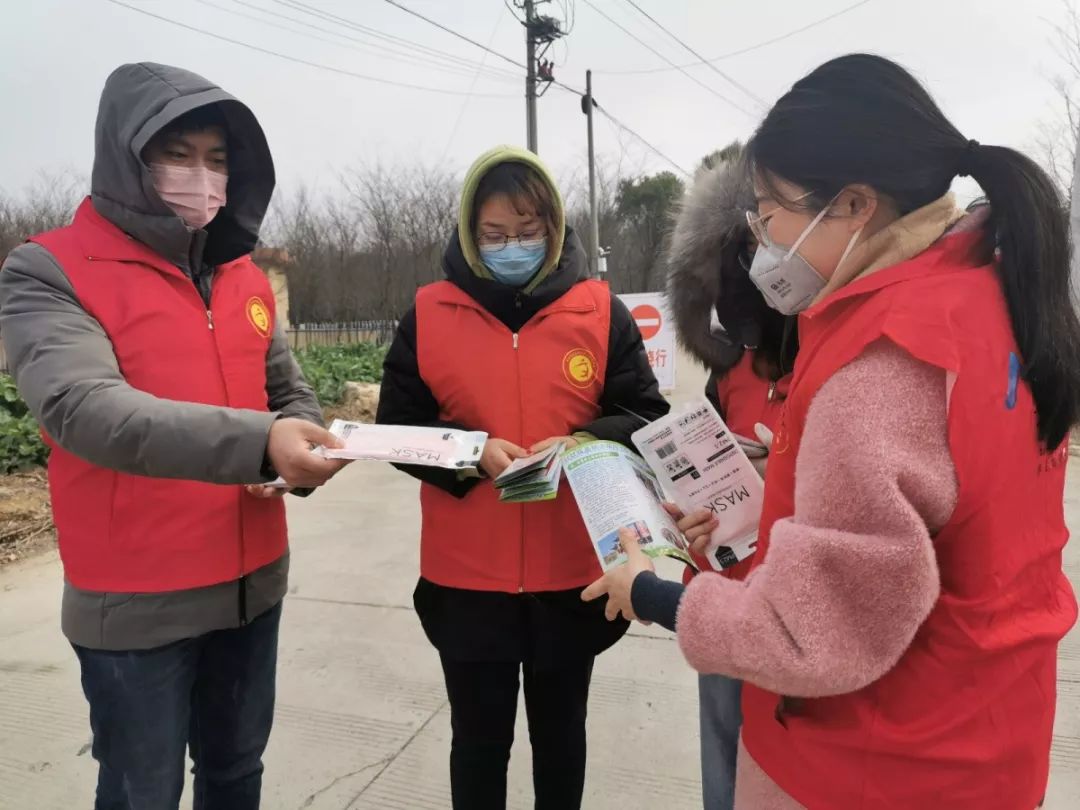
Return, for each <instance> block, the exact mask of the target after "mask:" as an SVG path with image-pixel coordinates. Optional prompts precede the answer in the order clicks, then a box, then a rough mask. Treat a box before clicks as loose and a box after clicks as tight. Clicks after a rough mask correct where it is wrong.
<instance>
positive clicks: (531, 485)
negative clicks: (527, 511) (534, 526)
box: [494, 444, 566, 503]
mask: <svg viewBox="0 0 1080 810" xmlns="http://www.w3.org/2000/svg"><path fill="white" fill-rule="evenodd" d="M565 448H566V445H564V444H556V445H554V446H552V447H549V448H548V449H547V450H542V451H540V452H539V453H534V454H533V455H531V456H527V457H525V458H519V459H517V460H516V461H514V463H512V464H511V465H510V466H509V467H507V468H506V469H505V470H504V471H503V473H502V475H500V476H499V477H498V478H496V479H495V482H494V484H495V488H496V489H497V490H499V491H500V495H499V500H500V501H503V502H505V503H532V502H535V501H550V500H554V499H555V497H556V496H557V495H558V493H559V481H560V479H561V478H562V456H563V450H564V449H565Z"/></svg>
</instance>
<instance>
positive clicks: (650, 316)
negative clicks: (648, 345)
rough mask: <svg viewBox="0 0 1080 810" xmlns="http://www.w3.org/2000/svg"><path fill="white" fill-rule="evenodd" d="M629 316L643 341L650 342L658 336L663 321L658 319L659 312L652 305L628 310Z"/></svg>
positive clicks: (643, 305)
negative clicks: (639, 331)
mask: <svg viewBox="0 0 1080 810" xmlns="http://www.w3.org/2000/svg"><path fill="white" fill-rule="evenodd" d="M630 315H631V316H632V317H633V319H634V321H635V322H636V323H637V326H638V329H640V330H641V337H642V338H643V339H644V340H652V339H653V338H654V337H656V336H657V335H659V334H660V327H661V326H662V325H663V321H662V320H661V318H660V310H658V309H657V308H656V307H654V306H653V305H652V304H639V305H638V306H636V307H634V308H633V309H632V310H630Z"/></svg>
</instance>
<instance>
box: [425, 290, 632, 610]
mask: <svg viewBox="0 0 1080 810" xmlns="http://www.w3.org/2000/svg"><path fill="white" fill-rule="evenodd" d="M610 331H611V295H610V293H609V292H608V288H607V285H605V284H603V283H601V282H598V281H585V282H581V283H579V284H576V285H575V286H574V287H573V288H571V289H570V290H569V291H568V292H567V293H566V294H565V295H563V296H562V297H561V298H559V299H558V300H557V301H555V302H554V303H552V304H551V305H550V306H548V307H546V308H545V309H543V310H541V311H540V312H539V313H537V314H536V315H535V316H534V317H533V318H532V319H531V320H530V321H529V322H528V323H527V324H525V326H523V327H522V329H521V331H520V332H519V333H518V334H516V335H515V334H512V333H511V332H510V330H509V329H508V328H507V327H506V326H505V325H503V323H502V322H501V321H499V320H498V319H497V318H495V317H494V316H493V315H491V314H490V313H489V312H487V311H486V310H485V309H484V308H483V307H482V306H481V305H480V304H478V303H477V302H476V301H474V300H473V299H472V298H471V297H469V296H468V295H467V294H466V293H465V292H463V291H462V290H461V289H460V288H459V287H457V286H455V285H454V284H451V283H450V282H448V281H443V282H438V283H436V284H432V285H429V286H427V287H424V288H422V289H421V290H420V291H419V292H418V293H417V296H416V332H417V339H416V342H417V360H418V365H419V369H420V376H421V377H422V378H423V380H424V382H425V383H426V384H427V386H428V388H430V389H431V393H432V394H433V395H434V396H435V399H436V400H437V401H438V403H439V409H440V412H441V413H440V418H442V419H444V420H447V421H450V422H457V423H459V424H463V425H468V426H469V427H470V428H472V429H475V430H483V431H485V432H487V433H488V434H489V435H490V436H491V437H493V438H500V439H506V440H507V441H511V442H514V443H516V444H518V445H520V446H522V447H526V448H528V447H530V446H531V445H532V444H534V443H536V442H538V441H542V440H544V439H547V438H549V437H551V436H565V435H569V434H571V433H573V431H574V430H576V429H579V428H581V427H582V426H583V425H587V424H588V423H589V422H591V421H593V420H594V419H596V418H597V417H598V416H599V415H600V405H599V402H600V395H601V394H602V393H603V388H604V377H605V372H606V369H607V352H608V339H609V335H610ZM420 503H421V507H422V512H423V530H422V535H421V549H420V571H421V574H422V576H423V577H424V578H425V579H428V580H430V581H432V582H435V583H437V584H439V585H446V586H449V587H453V588H466V589H469V590H478V591H502V592H506V593H519V592H538V591H558V590H568V589H570V588H577V587H581V586H583V585H587V584H588V583H590V582H592V581H593V580H594V579H596V578H597V577H598V576H600V573H601V572H600V565H599V563H598V562H597V560H596V555H595V553H594V552H593V549H592V544H591V543H590V541H589V536H588V533H587V532H586V530H585V525H584V523H583V522H582V520H581V514H580V513H579V512H578V508H577V503H576V502H575V501H574V496H573V494H572V493H571V492H570V489H569V487H568V486H567V484H566V483H565V481H564V482H563V484H562V487H561V489H560V490H559V496H558V498H557V499H555V500H554V501H548V502H544V503H530V504H506V503H500V502H499V496H498V493H497V492H496V490H495V488H494V487H493V486H492V485H491V482H490V481H482V482H481V483H480V484H479V485H477V486H476V487H474V488H473V489H472V490H471V491H470V492H469V494H468V495H466V496H465V498H463V499H458V498H455V497H453V496H451V495H448V494H447V493H446V492H443V491H442V490H440V489H438V488H436V487H433V486H429V485H427V484H424V485H423V486H422V487H421V491H420Z"/></svg>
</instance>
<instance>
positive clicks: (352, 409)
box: [324, 382, 379, 425]
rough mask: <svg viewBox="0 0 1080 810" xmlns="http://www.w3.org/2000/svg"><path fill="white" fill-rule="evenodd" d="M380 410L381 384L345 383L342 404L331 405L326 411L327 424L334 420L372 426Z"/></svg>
mask: <svg viewBox="0 0 1080 810" xmlns="http://www.w3.org/2000/svg"><path fill="white" fill-rule="evenodd" d="M378 409H379V384H378V383H355V382H351V383H345V396H344V397H343V398H342V401H341V404H340V405H331V406H329V407H327V408H325V409H324V410H325V414H326V423H327V424H328V425H329V424H330V422H331V421H332V420H334V419H344V420H346V421H347V422H364V423H367V424H371V423H373V422H374V421H375V412H376V411H377V410H378Z"/></svg>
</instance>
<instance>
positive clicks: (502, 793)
mask: <svg viewBox="0 0 1080 810" xmlns="http://www.w3.org/2000/svg"><path fill="white" fill-rule="evenodd" d="M442 665H443V673H444V674H445V676H446V691H447V693H448V695H449V697H450V713H451V726H452V728H453V743H452V745H451V749H450V784H451V792H452V793H453V800H454V810H504V808H505V807H506V771H507V766H508V765H509V763H510V746H511V744H512V743H513V742H514V720H515V719H516V717H517V698H518V683H519V677H520V672H521V670H522V669H524V672H525V710H526V713H527V715H528V718H529V740H530V742H531V743H532V754H533V786H534V790H535V793H536V810H575V808H580V807H581V796H582V792H583V791H584V788H585V716H586V710H587V705H588V699H589V682H590V680H591V679H592V668H593V659H592V658H584V659H580V660H578V661H574V662H568V663H559V664H557V665H553V666H550V667H544V668H536V667H535V666H533V665H531V664H529V663H526V664H524V666H523V665H522V664H520V663H517V662H496V663H488V662H480V663H472V662H460V661H452V660H447V659H446V657H443V661H442Z"/></svg>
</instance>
